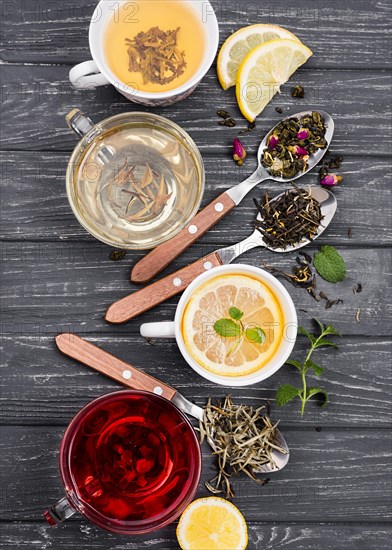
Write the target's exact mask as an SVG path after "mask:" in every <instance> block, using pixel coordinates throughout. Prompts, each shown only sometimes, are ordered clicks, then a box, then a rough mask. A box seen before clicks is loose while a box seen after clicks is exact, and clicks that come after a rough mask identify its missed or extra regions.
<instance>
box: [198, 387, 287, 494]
mask: <svg viewBox="0 0 392 550" xmlns="http://www.w3.org/2000/svg"><path fill="white" fill-rule="evenodd" d="M263 410H265V407H264V406H263V407H259V408H257V409H254V408H253V407H251V406H247V405H234V404H233V401H232V399H231V397H230V396H227V397H226V398H225V400H224V402H223V403H217V405H213V404H212V403H211V399H209V401H208V404H207V406H206V408H205V411H204V417H203V420H202V421H201V422H200V438H201V443H203V441H204V439H206V440H207V441H208V442H209V443H210V444H213V446H214V454H215V455H216V456H217V459H218V475H217V476H216V477H214V478H213V479H212V480H211V481H209V482H207V483H206V487H207V489H208V490H209V491H210V492H211V493H214V494H218V493H222V492H223V491H225V494H226V498H232V497H233V496H234V492H233V489H232V486H231V483H230V478H232V477H233V476H234V477H237V476H238V475H240V474H241V473H242V472H243V473H245V474H246V475H247V476H249V477H250V478H251V479H253V480H254V481H256V482H257V483H260V484H262V485H264V484H265V483H267V482H268V481H269V480H262V479H259V478H257V477H256V472H257V470H258V469H259V468H260V467H261V466H263V465H264V464H270V465H271V466H272V467H275V466H276V465H275V462H274V459H273V455H272V450H273V449H276V450H278V451H280V452H281V453H285V454H286V451H285V449H282V448H281V447H279V445H277V444H276V432H277V429H276V427H277V424H272V422H271V420H270V418H269V416H267V415H265V414H262V411H263Z"/></svg>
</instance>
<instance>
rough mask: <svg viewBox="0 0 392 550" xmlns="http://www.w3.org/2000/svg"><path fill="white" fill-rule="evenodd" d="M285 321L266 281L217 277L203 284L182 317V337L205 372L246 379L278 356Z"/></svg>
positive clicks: (246, 275)
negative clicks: (245, 376) (244, 377)
mask: <svg viewBox="0 0 392 550" xmlns="http://www.w3.org/2000/svg"><path fill="white" fill-rule="evenodd" d="M283 330H284V320H283V313H282V308H281V306H280V303H279V300H278V299H277V297H276V295H275V294H274V292H273V291H272V289H271V288H270V287H269V286H268V284H266V283H265V282H264V281H262V280H260V279H258V278H256V277H252V276H250V275H248V274H241V273H238V274H230V275H218V276H216V277H214V278H212V279H208V280H207V281H206V282H204V284H202V285H200V286H199V287H198V288H197V289H196V291H195V292H194V293H193V294H192V296H191V298H190V299H189V301H188V303H187V305H186V307H185V310H184V313H183V317H182V327H181V331H182V338H183V341H184V343H185V346H186V349H187V351H188V353H189V354H190V356H191V357H192V358H193V360H194V361H196V363H198V364H199V365H200V366H201V367H203V368H204V369H206V370H208V371H209V372H212V373H214V374H218V375H223V376H233V377H236V376H244V375H247V374H251V373H253V372H256V371H258V370H259V369H261V368H262V367H264V366H265V365H266V364H267V363H269V362H270V361H271V359H272V358H273V357H274V355H275V354H276V352H277V350H278V348H279V346H280V344H281V342H282V339H283Z"/></svg>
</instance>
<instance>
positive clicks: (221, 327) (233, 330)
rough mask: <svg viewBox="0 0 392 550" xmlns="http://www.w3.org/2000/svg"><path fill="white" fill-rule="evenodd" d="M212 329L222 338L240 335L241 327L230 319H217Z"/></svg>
mask: <svg viewBox="0 0 392 550" xmlns="http://www.w3.org/2000/svg"><path fill="white" fill-rule="evenodd" d="M214 330H215V332H217V333H218V334H219V336H222V337H223V338H238V337H239V336H241V327H240V325H238V324H237V323H235V322H234V321H233V320H232V319H219V321H216V323H215V324H214Z"/></svg>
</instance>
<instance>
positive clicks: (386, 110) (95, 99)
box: [0, 65, 391, 158]
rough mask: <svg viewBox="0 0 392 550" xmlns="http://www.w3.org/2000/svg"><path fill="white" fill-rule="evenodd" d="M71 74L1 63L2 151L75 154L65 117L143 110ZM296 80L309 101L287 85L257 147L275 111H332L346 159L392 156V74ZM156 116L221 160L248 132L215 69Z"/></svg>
mask: <svg viewBox="0 0 392 550" xmlns="http://www.w3.org/2000/svg"><path fill="white" fill-rule="evenodd" d="M68 71H69V67H66V66H33V65H26V66H18V65H2V66H0V75H1V91H2V99H3V102H2V107H1V117H2V139H1V142H0V146H1V148H2V149H6V150H15V149H16V150H34V151H39V150H49V149H52V150H61V151H71V150H72V149H73V148H74V146H75V138H74V136H73V135H72V133H71V132H70V131H69V130H68V128H67V127H66V125H65V121H64V116H65V115H66V113H67V112H68V111H70V110H71V109H72V108H74V107H79V108H81V109H82V110H84V111H85V112H86V113H87V114H89V115H90V117H91V118H92V119H94V120H95V121H99V120H102V119H104V118H106V117H107V116H109V115H114V114H118V113H122V112H124V111H132V110H140V109H141V107H140V106H136V105H135V104H132V103H130V102H129V101H127V100H126V99H125V98H124V97H123V96H121V95H120V94H118V93H117V92H116V91H115V90H114V88H112V87H110V86H104V87H102V88H98V89H97V90H90V91H86V90H84V91H76V90H74V89H72V87H71V84H70V83H69V80H68ZM295 81H296V82H301V83H302V84H303V85H304V86H305V88H306V97H305V99H304V100H298V99H295V98H292V97H291V94H290V89H291V85H292V83H291V84H290V83H288V84H286V85H284V86H283V87H282V94H281V95H280V96H279V97H277V96H275V98H274V100H273V101H272V103H271V104H270V105H268V107H267V108H266V110H265V111H264V112H263V114H262V116H261V117H259V126H258V130H257V131H255V132H253V133H252V134H251V135H249V136H248V137H249V143H250V144H251V145H252V146H255V145H256V143H257V144H258V143H259V141H260V137H261V136H262V135H264V134H265V133H266V132H267V131H268V130H269V129H270V128H271V126H273V125H275V124H276V123H277V122H278V121H279V119H280V118H282V115H279V114H278V113H277V112H276V111H275V107H276V106H278V105H280V106H284V107H285V111H284V113H285V115H286V116H287V115H289V114H293V113H295V112H298V111H302V110H304V109H305V108H314V109H317V108H319V109H324V110H325V111H327V112H329V113H330V114H331V115H332V116H333V117H334V119H335V121H336V128H335V135H334V141H333V144H334V148H335V149H339V150H340V151H342V153H343V154H346V153H350V152H351V153H355V154H358V155H361V154H364V155H366V156H368V155H371V154H374V153H375V152H377V153H378V154H384V155H389V153H390V147H391V136H390V132H389V120H390V110H391V109H390V94H389V91H390V85H391V75H390V74H389V73H388V72H375V71H372V70H363V71H349V70H336V71H323V70H317V69H309V70H308V69H306V70H305V69H300V71H299V73H298V74H297V76H296V79H295ZM222 107H224V108H227V109H229V111H230V112H231V113H232V114H233V115H235V117H236V118H237V120H238V127H237V128H235V129H232V128H225V129H223V128H221V127H219V126H218V123H217V122H218V121H217V116H216V110H217V109H221V108H222ZM142 110H145V109H144V108H143V109H142ZM154 112H156V113H158V114H162V115H163V116H168V117H169V118H170V119H172V120H173V121H175V122H177V123H179V124H180V125H181V126H183V127H184V128H185V129H186V130H187V131H189V132H190V134H191V135H192V137H193V138H194V139H195V141H196V143H197V145H198V146H199V147H200V149H201V151H202V152H203V153H205V152H211V153H213V154H214V157H215V158H217V156H218V154H219V153H222V152H223V151H225V152H226V151H227V146H228V145H229V144H231V142H232V140H233V137H235V135H236V132H238V130H240V129H243V128H245V127H246V124H245V121H244V119H243V118H242V116H241V115H240V113H239V110H238V107H237V104H236V99H235V94H234V93H233V91H232V90H230V91H228V92H226V93H225V92H223V90H222V89H221V88H220V86H219V84H218V82H217V78H216V74H215V70H214V69H211V70H210V72H209V73H208V75H207V77H206V78H205V80H204V81H203V83H202V84H201V85H200V86H199V88H198V89H197V90H196V91H195V93H194V94H193V95H192V96H190V97H189V98H188V99H186V100H184V101H183V102H181V103H178V104H176V105H173V106H171V107H170V108H160V109H155V110H154ZM32 113H34V123H32V118H31V117H32ZM248 137H247V138H245V141H248ZM375 144H376V145H377V147H375Z"/></svg>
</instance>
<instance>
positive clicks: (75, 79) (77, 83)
mask: <svg viewBox="0 0 392 550" xmlns="http://www.w3.org/2000/svg"><path fill="white" fill-rule="evenodd" d="M69 79H70V81H71V84H72V86H73V87H74V88H76V89H77V90H89V89H90V90H91V89H92V88H97V87H98V86H104V85H105V84H110V82H109V80H108V79H107V78H106V77H105V76H103V74H101V72H100V71H99V69H98V66H97V64H96V63H95V61H93V60H92V59H91V61H84V62H83V63H79V65H75V67H72V69H71V70H70V71H69Z"/></svg>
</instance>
